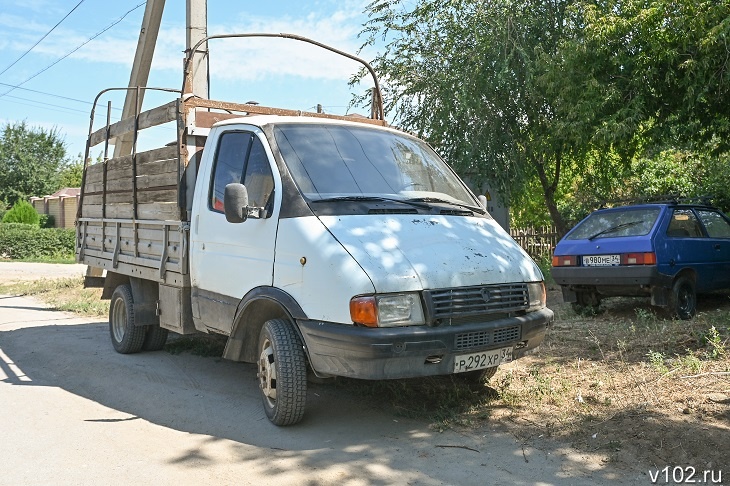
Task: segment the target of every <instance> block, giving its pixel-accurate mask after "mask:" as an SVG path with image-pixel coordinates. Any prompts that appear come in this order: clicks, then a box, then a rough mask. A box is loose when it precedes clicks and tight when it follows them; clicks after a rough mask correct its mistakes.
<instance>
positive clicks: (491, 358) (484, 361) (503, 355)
mask: <svg viewBox="0 0 730 486" xmlns="http://www.w3.org/2000/svg"><path fill="white" fill-rule="evenodd" d="M510 361H512V347H511V346H510V347H507V348H502V349H490V350H489V351H481V352H479V353H471V354H462V355H459V356H457V357H456V358H455V359H454V373H463V372H464V371H472V370H483V369H484V368H491V367H492V366H498V365H500V364H502V363H509V362H510Z"/></svg>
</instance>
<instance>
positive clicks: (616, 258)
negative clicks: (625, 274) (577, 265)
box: [583, 255, 621, 267]
mask: <svg viewBox="0 0 730 486" xmlns="http://www.w3.org/2000/svg"><path fill="white" fill-rule="evenodd" d="M616 265H621V255H585V256H583V266H584V267H612V266H616Z"/></svg>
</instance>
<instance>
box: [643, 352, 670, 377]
mask: <svg viewBox="0 0 730 486" xmlns="http://www.w3.org/2000/svg"><path fill="white" fill-rule="evenodd" d="M646 357H647V358H649V364H650V365H651V366H652V367H653V368H654V369H655V370H657V371H658V372H659V373H667V372H668V371H669V368H667V365H666V364H664V360H665V357H664V353H660V352H659V351H651V350H649V352H648V353H646Z"/></svg>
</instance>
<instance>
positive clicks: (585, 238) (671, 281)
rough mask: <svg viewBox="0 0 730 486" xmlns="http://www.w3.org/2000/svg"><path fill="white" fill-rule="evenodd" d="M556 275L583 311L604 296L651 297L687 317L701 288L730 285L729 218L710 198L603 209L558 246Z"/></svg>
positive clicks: (565, 296) (566, 297) (567, 299)
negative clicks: (709, 202)
mask: <svg viewBox="0 0 730 486" xmlns="http://www.w3.org/2000/svg"><path fill="white" fill-rule="evenodd" d="M552 263H553V267H552V276H553V278H554V280H555V282H556V283H558V284H559V285H560V286H561V288H562V291H563V300H564V301H565V302H571V303H573V307H574V309H576V310H579V309H580V308H585V307H593V308H597V307H598V305H599V304H600V303H601V299H603V298H604V297H612V296H650V297H651V303H652V305H655V306H659V307H663V308H665V309H667V310H668V311H669V313H670V314H671V315H672V316H674V317H678V318H680V319H691V318H692V317H693V316H694V315H695V312H696V306H697V294H698V293H703V292H710V291H714V290H719V289H728V288H730V219H728V217H727V216H726V215H725V214H723V213H722V212H721V211H719V210H718V209H717V208H714V207H712V206H709V205H705V204H686V203H685V204H682V203H678V202H664V203H650V204H638V205H630V206H621V207H615V208H611V209H601V210H598V211H595V212H593V213H591V214H590V215H589V216H588V217H587V218H585V219H584V220H583V221H581V222H580V223H578V224H577V225H576V226H575V227H574V228H573V229H572V230H571V231H570V232H569V233H568V234H566V235H565V237H563V239H561V240H560V242H559V243H558V244H557V246H556V247H555V252H554V256H553V262H552Z"/></svg>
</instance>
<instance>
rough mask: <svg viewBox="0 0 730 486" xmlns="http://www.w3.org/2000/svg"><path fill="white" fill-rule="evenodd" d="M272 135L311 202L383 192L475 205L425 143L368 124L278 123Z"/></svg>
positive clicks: (406, 196)
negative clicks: (367, 125) (362, 125)
mask: <svg viewBox="0 0 730 486" xmlns="http://www.w3.org/2000/svg"><path fill="white" fill-rule="evenodd" d="M274 138H275V139H276V144H277V146H278V147H279V150H280V152H281V155H282V157H283V158H284V161H285V162H286V165H287V166H288V167H289V170H290V172H291V174H292V176H293V177H294V180H295V181H296V183H297V185H298V186H299V189H300V190H301V191H302V194H303V195H304V196H305V197H306V198H308V199H310V200H313V201H317V200H323V199H326V200H332V199H333V198H342V199H346V198H348V197H353V196H354V197H361V196H382V197H388V198H392V199H400V200H410V199H417V200H421V201H424V202H442V203H443V202H445V203H450V204H456V205H465V206H470V207H476V206H478V202H477V201H476V200H475V199H474V196H472V195H471V193H470V192H469V190H468V189H466V187H465V186H464V184H463V183H462V182H461V181H460V180H459V179H458V177H456V176H455V175H454V173H453V172H452V171H451V169H450V168H449V167H448V166H447V165H446V163H444V162H443V161H442V160H441V159H440V158H439V156H438V155H436V154H435V153H434V151H433V150H431V148H430V147H429V146H428V145H427V144H426V143H424V142H422V141H420V140H418V139H416V138H413V137H409V136H405V135H399V134H397V133H393V132H387V131H384V130H377V129H373V128H369V127H357V126H350V125H347V126H343V125H326V124H321V125H319V124H295V123H292V124H280V125H276V126H275V127H274Z"/></svg>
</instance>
